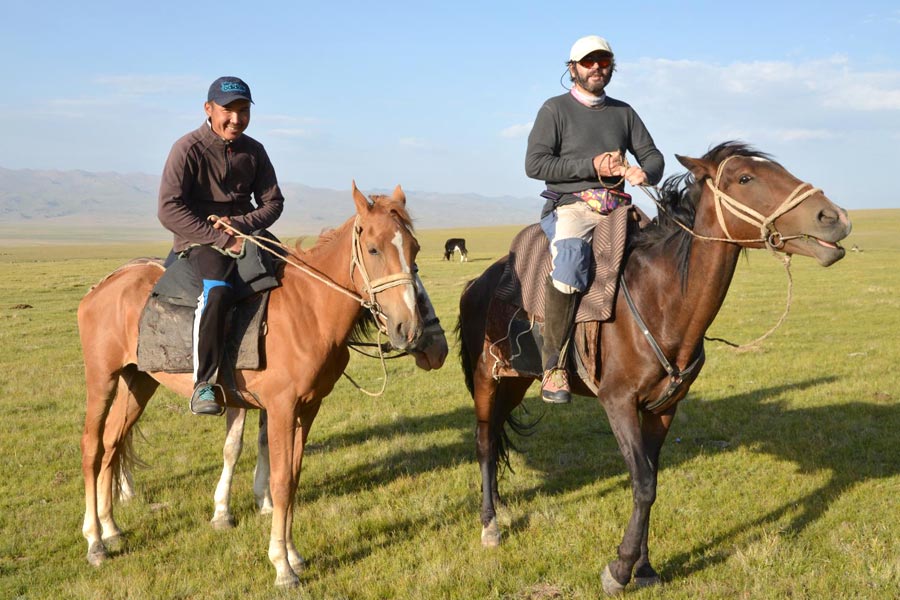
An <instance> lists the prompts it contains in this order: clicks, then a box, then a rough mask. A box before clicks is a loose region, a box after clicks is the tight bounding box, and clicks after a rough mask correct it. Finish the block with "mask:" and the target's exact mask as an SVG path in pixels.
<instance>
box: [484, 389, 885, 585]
mask: <svg viewBox="0 0 900 600" xmlns="http://www.w3.org/2000/svg"><path fill="white" fill-rule="evenodd" d="M835 381H836V378H835V377H819V378H813V379H808V380H805V381H801V382H797V383H790V384H784V385H780V386H773V387H768V388H763V389H759V390H754V391H752V392H748V393H744V394H737V395H734V396H731V397H728V398H725V399H723V400H719V401H715V402H706V403H698V402H690V401H688V402H687V403H686V404H687V405H686V406H685V408H686V409H689V410H691V415H692V420H691V423H690V424H689V425H688V426H687V427H683V426H682V425H679V424H676V426H675V427H674V430H673V432H672V433H670V439H669V441H668V443H667V445H666V446H664V447H663V451H662V457H661V463H662V464H661V466H660V470H661V472H660V481H661V482H664V481H665V477H666V473H665V472H666V470H669V469H673V468H675V467H679V466H681V465H684V464H685V463H689V462H691V461H692V460H694V459H695V458H697V457H699V456H701V455H708V454H710V452H711V451H715V452H721V453H725V452H734V451H735V450H737V449H739V448H744V449H746V448H752V449H753V452H756V453H763V454H768V455H770V456H773V457H775V458H777V459H779V460H782V461H789V462H791V463H793V464H795V465H796V466H797V467H798V469H799V470H800V471H801V472H804V473H814V472H821V471H826V472H828V473H829V474H830V479H829V481H828V483H827V484H825V485H823V486H821V487H819V488H818V489H816V490H814V491H812V492H810V493H808V494H806V495H804V496H802V497H800V498H796V497H791V498H789V499H787V500H785V502H784V503H783V504H781V505H780V506H779V507H778V508H776V509H774V510H772V511H770V512H768V513H767V514H765V515H763V516H761V517H758V518H754V519H751V520H747V521H742V522H736V523H734V524H733V526H732V527H731V528H729V529H728V530H727V531H724V532H723V533H721V534H719V535H717V536H715V537H713V538H710V539H706V540H703V541H702V542H701V543H697V544H695V545H694V546H692V547H690V548H686V549H685V550H684V551H683V552H680V553H678V554H677V555H675V556H672V557H669V558H668V559H667V560H666V561H665V563H664V564H662V565H660V567H661V569H660V572H661V573H663V574H664V575H669V576H670V577H673V576H674V577H678V578H682V577H685V576H688V575H691V574H693V573H696V572H698V571H702V570H703V569H705V568H707V567H710V566H713V565H715V564H718V563H721V562H724V561H725V560H727V558H728V557H729V556H730V555H731V549H732V548H733V546H734V544H735V543H737V541H738V540H739V539H740V538H741V537H742V536H745V535H746V534H747V533H748V532H752V531H753V530H754V529H757V528H760V527H762V526H765V525H767V524H774V523H777V522H779V521H781V520H782V519H783V518H784V517H785V516H786V515H795V516H794V517H793V518H792V519H791V521H790V523H789V525H788V526H787V528H786V529H787V531H788V532H790V533H794V534H798V533H801V532H803V531H804V530H805V529H806V528H807V527H809V526H810V525H811V524H813V523H815V522H816V521H817V520H818V519H819V518H821V517H822V516H823V515H824V514H825V513H826V512H827V511H828V509H829V507H830V506H831V505H832V504H833V503H834V502H835V501H837V500H839V499H840V497H841V495H842V494H843V493H844V492H845V491H848V490H850V489H852V488H854V487H855V486H857V485H859V484H862V483H865V482H867V481H870V480H874V479H881V478H886V477H892V476H895V475H897V474H898V473H900V460H898V458H897V454H896V448H895V444H894V443H893V442H892V440H895V432H896V431H898V430H900V407H898V406H889V405H885V404H871V403H866V402H850V403H847V404H841V405H836V406H825V407H813V408H792V407H791V406H790V404H789V402H788V401H787V398H788V397H789V396H790V394H791V393H793V392H796V391H798V390H801V389H812V388H816V387H819V386H824V385H827V384H830V383H833V382H835ZM781 398H784V400H781ZM548 411H550V412H549V413H545V415H544V418H543V420H542V422H541V423H540V425H539V426H538V428H537V431H536V432H535V434H534V435H533V436H532V437H531V438H530V439H528V440H527V441H525V440H522V439H521V438H520V439H519V443H518V445H519V446H520V448H521V451H520V452H517V453H516V455H517V456H519V457H520V458H521V459H523V460H524V462H525V464H526V465H527V466H528V467H529V468H531V469H535V470H537V471H538V472H540V473H542V476H543V481H541V482H540V483H539V484H538V485H536V486H533V487H531V488H528V489H525V490H520V491H518V492H516V495H517V497H519V498H522V499H524V500H533V499H534V497H535V496H538V495H548V494H551V495H554V494H559V495H564V494H567V493H570V492H576V491H578V490H580V489H582V488H585V487H588V486H592V485H593V484H595V483H596V482H598V481H602V480H610V481H608V482H607V484H606V485H604V486H603V487H602V488H600V490H599V491H596V490H594V491H592V492H591V493H592V494H599V495H601V496H602V495H605V494H607V493H609V492H612V491H615V490H621V489H623V488H624V489H627V488H629V487H630V478H629V477H628V473H627V470H626V468H625V463H624V460H623V459H622V457H621V455H620V454H619V450H618V446H617V444H616V441H615V439H614V437H613V436H612V435H611V432H610V430H609V426H608V424H607V422H606V417H605V415H604V413H603V410H602V409H601V408H600V407H599V406H598V404H597V403H596V401H592V400H590V399H588V400H584V399H576V401H575V402H573V403H572V404H571V405H567V406H563V407H548ZM707 417H709V418H707ZM711 420H712V421H714V422H715V425H714V426H710V425H709V423H710V421H711ZM675 430H677V431H675ZM711 432H712V433H711ZM598 433H600V434H604V435H597V434H598ZM676 436H681V437H683V438H685V441H684V442H683V443H681V444H678V446H677V451H674V452H673V451H672V445H673V444H672V441H673V440H672V438H673V437H676ZM667 450H669V451H668V452H667ZM506 477H507V478H509V477H514V475H509V474H507V476H506ZM503 483H504V482H503V481H502V480H501V482H500V486H501V490H500V491H501V496H502V495H503V490H502V487H503ZM578 496H582V497H583V496H584V495H583V494H578ZM572 501H574V502H578V501H580V500H579V499H575V500H571V499H569V500H567V502H572ZM625 508H626V509H627V510H629V511H630V502H629V504H628V506H627V507H625ZM621 525H622V530H623V531H624V527H625V525H626V523H625V521H624V520H623V522H622V524H621ZM527 527H528V518H527V517H520V518H518V519H517V520H514V521H513V522H512V524H511V526H510V531H511V532H515V531H517V530H521V529H525V528H527ZM610 557H612V552H610Z"/></svg>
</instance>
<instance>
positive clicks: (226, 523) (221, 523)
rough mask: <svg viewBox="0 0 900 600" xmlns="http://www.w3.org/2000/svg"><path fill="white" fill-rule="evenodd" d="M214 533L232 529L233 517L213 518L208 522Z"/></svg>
mask: <svg viewBox="0 0 900 600" xmlns="http://www.w3.org/2000/svg"><path fill="white" fill-rule="evenodd" d="M209 524H210V525H212V528H213V529H215V530H216V531H226V530H228V529H234V517H232V516H231V515H228V516H226V517H215V518H213V519H212V520H210V522H209Z"/></svg>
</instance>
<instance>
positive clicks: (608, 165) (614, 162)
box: [594, 152, 625, 178]
mask: <svg viewBox="0 0 900 600" xmlns="http://www.w3.org/2000/svg"><path fill="white" fill-rule="evenodd" d="M594 170H595V171H597V177H598V178H600V177H621V176H622V175H623V174H624V172H625V165H624V163H623V162H622V153H621V152H604V153H603V154H598V155H597V156H595V157H594Z"/></svg>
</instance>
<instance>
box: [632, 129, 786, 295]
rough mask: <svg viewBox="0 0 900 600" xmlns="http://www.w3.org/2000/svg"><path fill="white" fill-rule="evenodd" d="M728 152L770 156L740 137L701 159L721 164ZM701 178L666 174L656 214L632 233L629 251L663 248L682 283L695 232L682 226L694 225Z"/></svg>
mask: <svg viewBox="0 0 900 600" xmlns="http://www.w3.org/2000/svg"><path fill="white" fill-rule="evenodd" d="M731 156H747V157H751V158H763V159H766V160H772V158H771V156H769V155H768V154H766V153H764V152H760V151H758V150H756V149H754V148H753V147H752V146H750V145H748V144H745V143H743V142H739V141H733V140H732V141H727V142H722V143H721V144H719V145H717V146H715V147H713V148H711V149H710V150H709V151H708V152H707V153H706V154H704V155H703V157H702V159H703V160H705V161H709V162H711V163H713V164H716V165H718V164H720V163H721V162H722V161H723V160H725V159H726V158H728V157H731ZM702 185H703V179H701V180H700V181H697V180H696V179H695V178H694V176H693V174H692V173H690V172H687V173H682V174H680V175H673V176H671V177H668V178H666V180H665V181H664V182H663V183H662V185H661V186H660V188H659V192H660V194H659V195H660V198H659V204H660V207H659V215H658V216H657V217H656V218H654V219H653V221H652V222H651V224H650V225H648V226H647V227H645V228H643V229H642V230H640V231H639V232H638V233H637V234H636V235H634V236H632V237H631V239H630V243H629V248H628V250H629V252H631V251H633V250H642V249H643V250H648V251H653V250H657V251H659V250H662V248H664V247H665V249H666V254H669V255H672V256H674V257H675V264H676V265H677V266H678V272H679V274H680V275H681V283H682V285H684V284H685V282H686V281H687V275H688V264H689V262H688V261H689V259H690V256H691V245H692V243H693V240H694V236H693V235H691V234H690V233H689V232H688V231H686V230H685V229H684V228H682V227H681V226H680V225H679V223H681V225H684V227H687V228H688V229H693V227H694V219H695V218H696V216H697V203H698V202H699V200H700V194H701V192H702V191H703V188H702Z"/></svg>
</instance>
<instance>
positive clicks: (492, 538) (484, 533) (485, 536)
mask: <svg viewBox="0 0 900 600" xmlns="http://www.w3.org/2000/svg"><path fill="white" fill-rule="evenodd" d="M481 545H482V546H483V547H485V548H496V547H497V546H499V545H500V527H499V526H498V525H497V519H496V518H494V519H491V522H490V523H488V524H487V527H483V528H482V529H481Z"/></svg>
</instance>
